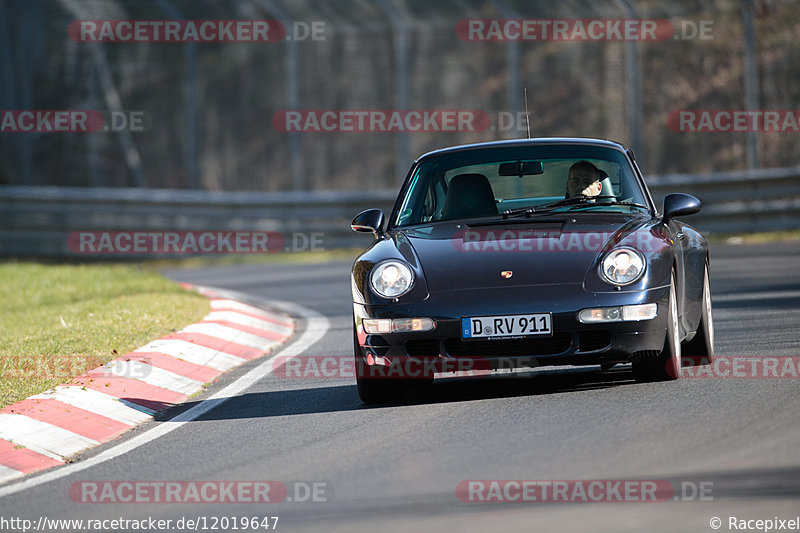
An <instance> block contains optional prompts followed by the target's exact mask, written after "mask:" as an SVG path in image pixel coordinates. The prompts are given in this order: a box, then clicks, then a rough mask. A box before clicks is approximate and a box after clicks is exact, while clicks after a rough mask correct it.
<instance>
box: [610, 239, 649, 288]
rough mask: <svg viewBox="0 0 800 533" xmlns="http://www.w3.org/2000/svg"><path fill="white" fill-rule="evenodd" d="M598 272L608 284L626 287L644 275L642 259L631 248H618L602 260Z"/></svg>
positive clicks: (639, 254)
mask: <svg viewBox="0 0 800 533" xmlns="http://www.w3.org/2000/svg"><path fill="white" fill-rule="evenodd" d="M600 271H601V273H602V274H603V279H605V280H606V281H608V282H609V283H613V284H614V285H628V284H629V283H633V282H634V281H636V280H637V279H639V278H640V277H641V276H642V273H644V258H643V257H642V254H641V253H639V252H637V251H636V250H634V249H632V248H618V249H616V250H614V251H612V252H609V253H608V254H607V255H606V256H605V257H604V258H603V262H602V263H601V265H600Z"/></svg>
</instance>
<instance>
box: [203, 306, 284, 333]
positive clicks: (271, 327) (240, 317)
mask: <svg viewBox="0 0 800 533" xmlns="http://www.w3.org/2000/svg"><path fill="white" fill-rule="evenodd" d="M203 320H207V321H209V322H213V321H217V320H219V321H224V322H231V323H233V324H240V325H242V326H250V327H253V328H258V329H263V330H266V331H271V332H273V333H278V334H280V335H290V334H291V333H292V328H287V327H286V326H281V325H280V324H276V323H275V322H269V321H267V320H261V319H258V318H255V317H252V316H250V315H244V314H242V313H237V312H236V311H212V312H211V313H209V314H207V315H206V316H205V317H204V318H203Z"/></svg>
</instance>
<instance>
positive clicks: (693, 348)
mask: <svg viewBox="0 0 800 533" xmlns="http://www.w3.org/2000/svg"><path fill="white" fill-rule="evenodd" d="M683 355H684V356H689V357H693V358H696V359H697V361H693V364H694V365H697V364H709V363H712V362H713V361H714V318H713V316H712V315H711V286H710V285H709V283H708V265H706V267H705V271H704V272H703V302H702V314H701V316H700V324H699V325H698V326H697V333H695V335H694V338H693V339H692V340H690V341H689V342H687V343H686V345H684V347H683Z"/></svg>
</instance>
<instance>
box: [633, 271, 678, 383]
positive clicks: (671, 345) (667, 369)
mask: <svg viewBox="0 0 800 533" xmlns="http://www.w3.org/2000/svg"><path fill="white" fill-rule="evenodd" d="M667 309H668V313H667V334H666V337H665V339H664V348H663V349H662V350H661V352H660V353H659V354H658V355H657V356H656V357H652V358H641V359H638V360H634V361H633V374H634V376H635V377H636V381H668V380H671V379H678V377H680V372H681V342H680V333H679V331H680V330H679V329H678V328H679V326H678V299H677V297H676V292H675V275H674V274H673V275H672V277H671V278H670V280H669V302H668V305H667Z"/></svg>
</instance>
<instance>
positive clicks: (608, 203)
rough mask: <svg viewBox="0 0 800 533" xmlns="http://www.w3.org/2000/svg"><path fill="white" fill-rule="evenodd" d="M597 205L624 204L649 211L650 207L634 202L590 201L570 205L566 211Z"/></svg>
mask: <svg viewBox="0 0 800 533" xmlns="http://www.w3.org/2000/svg"><path fill="white" fill-rule="evenodd" d="M598 205H600V206H611V207H613V206H615V205H624V206H627V207H638V208H640V209H647V210H648V211H650V208H649V207H647V206H646V205H643V204H637V203H636V202H592V203H588V202H587V203H586V204H580V205H573V206H570V207H569V208H568V211H572V210H574V209H584V208H587V207H595V206H598Z"/></svg>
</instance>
